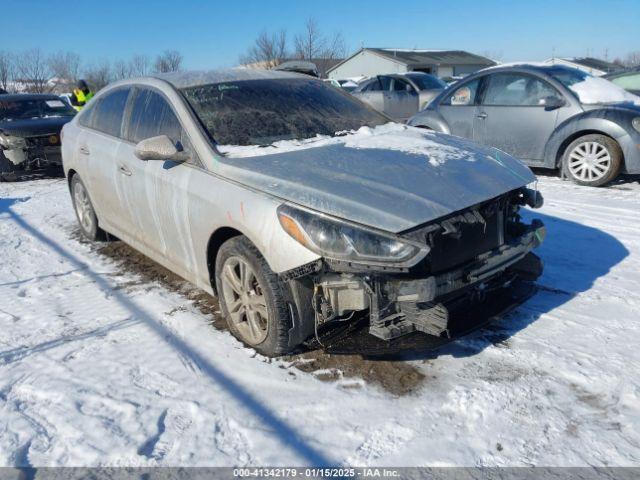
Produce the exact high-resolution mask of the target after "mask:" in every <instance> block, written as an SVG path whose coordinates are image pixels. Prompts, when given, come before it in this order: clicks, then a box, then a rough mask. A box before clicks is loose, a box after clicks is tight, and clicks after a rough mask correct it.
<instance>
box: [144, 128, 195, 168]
mask: <svg viewBox="0 0 640 480" xmlns="http://www.w3.org/2000/svg"><path fill="white" fill-rule="evenodd" d="M135 155H136V157H138V158H139V159H140V160H171V161H172V162H184V161H186V160H188V159H189V154H188V153H187V152H185V151H184V150H182V149H181V150H178V148H177V147H176V145H175V144H174V143H173V142H172V141H171V139H170V138H169V137H167V136H166V135H160V136H158V137H151V138H147V139H145V140H142V141H141V142H140V143H138V144H137V145H136V150H135Z"/></svg>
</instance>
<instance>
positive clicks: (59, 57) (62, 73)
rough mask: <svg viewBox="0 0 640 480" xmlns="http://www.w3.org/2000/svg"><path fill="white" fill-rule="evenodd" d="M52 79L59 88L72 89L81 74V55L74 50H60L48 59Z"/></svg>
mask: <svg viewBox="0 0 640 480" xmlns="http://www.w3.org/2000/svg"><path fill="white" fill-rule="evenodd" d="M48 63H49V69H50V70H51V75H52V77H53V78H52V80H53V82H54V83H55V88H56V89H57V90H60V91H62V90H70V89H72V88H73V85H74V84H75V83H76V81H77V80H78V77H79V75H80V55H78V54H77V53H73V52H58V53H54V54H53V55H51V56H50V57H49V59H48Z"/></svg>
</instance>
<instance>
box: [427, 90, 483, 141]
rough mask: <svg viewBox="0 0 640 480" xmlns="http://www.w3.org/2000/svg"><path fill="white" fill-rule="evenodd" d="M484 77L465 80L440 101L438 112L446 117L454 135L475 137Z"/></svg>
mask: <svg viewBox="0 0 640 480" xmlns="http://www.w3.org/2000/svg"><path fill="white" fill-rule="evenodd" d="M481 80H482V78H476V79H475V80H471V81H469V82H465V83H464V84H462V85H461V86H459V87H458V88H456V89H455V90H454V91H453V92H452V93H451V94H449V95H448V96H447V97H445V98H444V99H443V100H441V101H440V105H439V106H438V112H439V113H440V115H442V116H443V117H444V119H445V120H446V122H447V124H448V125H449V128H450V130H451V134H452V135H457V136H458V137H464V138H469V139H473V138H474V132H473V124H474V120H475V117H476V114H477V111H478V107H477V105H476V102H477V99H478V94H479V91H480V84H481Z"/></svg>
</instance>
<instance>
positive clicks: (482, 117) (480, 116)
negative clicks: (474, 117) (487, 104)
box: [478, 112, 489, 120]
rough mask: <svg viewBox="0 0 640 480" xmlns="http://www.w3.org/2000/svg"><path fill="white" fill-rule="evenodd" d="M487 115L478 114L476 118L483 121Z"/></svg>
mask: <svg viewBox="0 0 640 480" xmlns="http://www.w3.org/2000/svg"><path fill="white" fill-rule="evenodd" d="M488 116H489V115H487V114H486V113H484V112H482V113H479V114H478V118H480V119H482V120H484V119H485V118H487V117H488Z"/></svg>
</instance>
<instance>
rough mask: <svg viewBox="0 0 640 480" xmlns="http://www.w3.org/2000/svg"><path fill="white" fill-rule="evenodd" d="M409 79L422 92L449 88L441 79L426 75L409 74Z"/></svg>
mask: <svg viewBox="0 0 640 480" xmlns="http://www.w3.org/2000/svg"><path fill="white" fill-rule="evenodd" d="M407 77H408V78H410V79H411V81H412V82H413V83H415V84H416V85H418V88H419V89H420V90H438V89H440V90H442V89H444V88H445V87H446V86H447V84H446V83H444V82H443V81H442V80H440V79H439V78H437V77H434V76H433V75H428V74H426V73H425V74H420V73H414V74H411V73H409V74H407Z"/></svg>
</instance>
